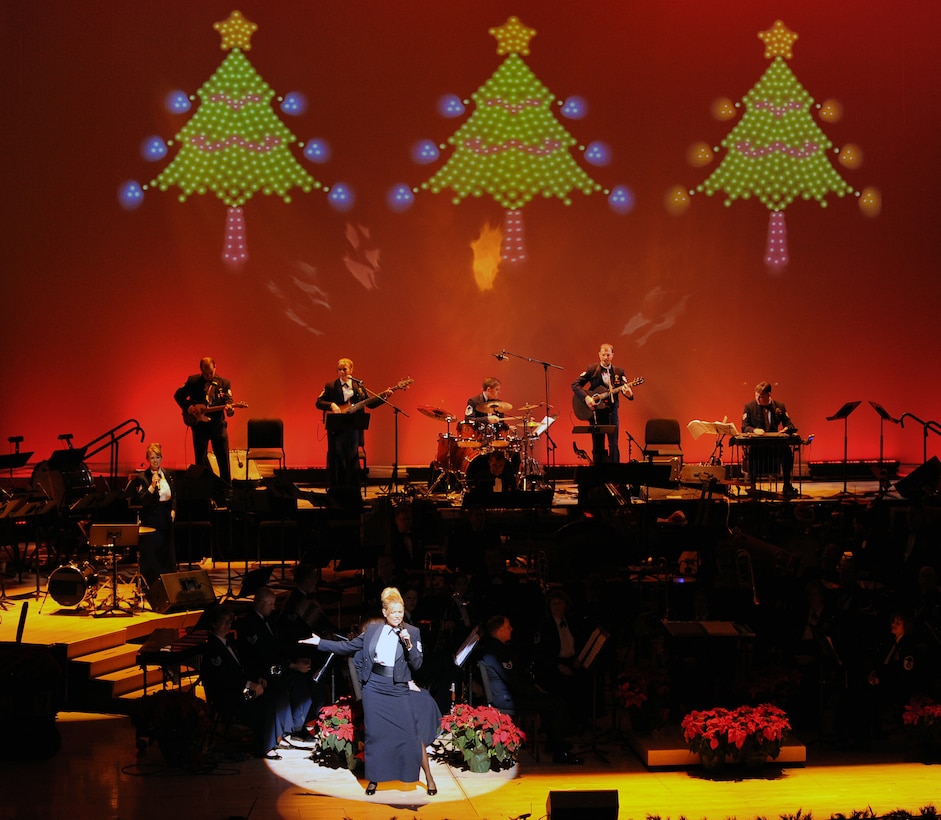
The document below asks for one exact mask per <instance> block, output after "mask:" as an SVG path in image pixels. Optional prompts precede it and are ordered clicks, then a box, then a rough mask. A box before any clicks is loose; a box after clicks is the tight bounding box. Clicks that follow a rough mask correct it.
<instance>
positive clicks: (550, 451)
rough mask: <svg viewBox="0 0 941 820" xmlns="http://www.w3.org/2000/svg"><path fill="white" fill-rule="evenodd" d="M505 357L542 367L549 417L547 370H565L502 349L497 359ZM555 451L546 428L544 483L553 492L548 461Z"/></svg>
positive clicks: (550, 408) (554, 445)
mask: <svg viewBox="0 0 941 820" xmlns="http://www.w3.org/2000/svg"><path fill="white" fill-rule="evenodd" d="M507 356H513V357H514V358H517V359H522V360H523V361H524V362H531V363H532V364H538V365H541V366H542V372H543V382H544V385H545V387H544V390H545V395H546V415H547V416H550V415H551V413H552V405H551V404H549V368H550V367H552V368H555V369H556V370H564V369H565V368H564V367H562V365H560V364H553V363H552V362H547V361H544V360H542V359H534V358H532V357H531V356H523V355H521V354H519V353H514V352H513V351H512V350H506V349H503V350H502V351H501V352H500V355H499V356H497V358H498V359H499V358H501V357H502V358H505V357H507ZM555 450H556V444H555V442H554V441H553V440H552V436H550V435H549V428H548V427H547V428H546V483H547V484H549V486H550V487H552V488H553V490H554V489H555V481H554V480H553V481H549V480H548V476H549V460H550V458H551V457H552V456H553V454H554V453H555ZM553 466H555V465H553Z"/></svg>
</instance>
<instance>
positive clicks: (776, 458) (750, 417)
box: [742, 399, 797, 487]
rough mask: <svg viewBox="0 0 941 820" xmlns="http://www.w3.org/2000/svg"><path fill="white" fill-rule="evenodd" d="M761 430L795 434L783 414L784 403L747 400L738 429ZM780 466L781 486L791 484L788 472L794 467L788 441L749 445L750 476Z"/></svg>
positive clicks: (788, 418)
mask: <svg viewBox="0 0 941 820" xmlns="http://www.w3.org/2000/svg"><path fill="white" fill-rule="evenodd" d="M755 430H764V431H765V432H766V433H777V432H781V431H784V432H787V433H796V432H797V425H796V424H794V422H793V420H792V419H791V417H790V416H789V415H788V413H787V408H786V407H785V406H784V402H781V401H775V400H774V399H772V400H771V403H770V404H767V405H764V406H762V405H760V404H758V401H757V399H754V400H752V401H750V402H748V403H747V404H746V405H745V408H744V410H742V432H743V433H753V432H755ZM779 464H780V465H781V473H782V475H783V477H784V485H785V487H787V486H789V485H790V483H791V471H792V470H793V469H794V453H793V451H792V450H791V447H790V445H788V444H783V443H782V444H777V445H774V444H772V445H767V444H762V445H760V446H758V447H756V446H750V447H749V450H748V472H749V475H750V477H751V479H752V481H753V482H754V481H755V478H756V477H757V475H758V474H759V473H769V472H775V471H776V470H777V466H778V465H779Z"/></svg>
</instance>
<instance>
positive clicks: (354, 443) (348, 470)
mask: <svg viewBox="0 0 941 820" xmlns="http://www.w3.org/2000/svg"><path fill="white" fill-rule="evenodd" d="M352 390H353V392H352V394H351V395H350V397H349V399H347V398H346V395H345V393H344V392H343V383H342V382H341V380H340V379H334V380H333V381H332V382H327V383H326V384H325V385H324V388H323V390H321V391H320V395H319V396H318V397H317V409H318V410H323V411H324V413H325V414H326V413H329V412H330V406H331V404H336V405H337V406H338V407H342V406H343V405H345V404H347V403H349V404H358V403H359V402H361V401H362V402H366V404H365V405H364V406H365V407H377V406H378V405H379V404H381V403H382V399H377V398H375V397H373V398H369V395H368V394H367V393H366V391H365V390H364V389H363V387H362V385H360V384H357V383H356V382H355V381H354V382H353V383H352ZM356 412H360V411H356ZM324 422H325V423H326V416H324ZM363 442H364V431H363V430H336V431H331V430H327V469H328V470H329V472H330V483H331V484H332V485H333V486H345V487H358V486H359V484H360V469H359V448H360V447H361V446H362V445H363Z"/></svg>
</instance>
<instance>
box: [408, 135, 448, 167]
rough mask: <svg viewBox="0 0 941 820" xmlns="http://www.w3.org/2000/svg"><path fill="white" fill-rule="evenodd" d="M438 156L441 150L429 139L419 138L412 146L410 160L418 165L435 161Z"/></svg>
mask: <svg viewBox="0 0 941 820" xmlns="http://www.w3.org/2000/svg"><path fill="white" fill-rule="evenodd" d="M440 156H441V151H439V150H438V146H437V145H435V144H434V143H433V142H432V141H431V140H419V141H418V142H416V143H415V144H414V145H413V146H412V162H415V163H416V164H418V165H428V164H429V163H432V162H437V160H438V158H439V157H440Z"/></svg>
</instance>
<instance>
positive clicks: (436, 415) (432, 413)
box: [418, 404, 454, 421]
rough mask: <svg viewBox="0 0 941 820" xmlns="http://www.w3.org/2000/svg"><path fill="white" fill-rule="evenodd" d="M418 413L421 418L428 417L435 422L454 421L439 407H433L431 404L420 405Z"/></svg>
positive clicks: (452, 417) (451, 416)
mask: <svg viewBox="0 0 941 820" xmlns="http://www.w3.org/2000/svg"><path fill="white" fill-rule="evenodd" d="M418 412H419V413H421V414H422V415H423V416H428V418H430V419H436V420H437V421H454V416H453V415H452V414H451V413H449V412H448V411H447V410H442V409H441V408H440V407H435V406H434V405H431V404H423V405H421V406H420V407H419V408H418Z"/></svg>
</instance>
